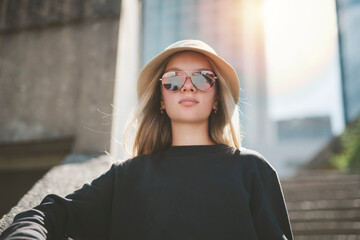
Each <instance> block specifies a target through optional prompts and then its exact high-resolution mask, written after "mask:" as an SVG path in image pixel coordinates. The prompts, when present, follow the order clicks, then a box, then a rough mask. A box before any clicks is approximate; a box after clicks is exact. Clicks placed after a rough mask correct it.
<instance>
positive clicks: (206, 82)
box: [159, 70, 217, 92]
mask: <svg viewBox="0 0 360 240" xmlns="http://www.w3.org/2000/svg"><path fill="white" fill-rule="evenodd" d="M187 77H189V78H190V79H191V82H192V84H193V85H194V87H196V88H197V89H199V90H201V91H208V90H210V89H211V88H212V87H213V86H214V85H215V79H217V77H216V76H215V74H214V73H213V72H212V71H207V70H203V71H200V72H194V73H192V74H191V76H187V75H186V73H185V72H182V71H172V72H166V73H164V75H163V76H162V78H160V79H159V80H160V81H161V83H162V85H163V86H164V88H165V89H166V90H168V91H172V92H176V91H178V90H180V89H181V88H182V87H183V86H184V84H185V81H186V79H187Z"/></svg>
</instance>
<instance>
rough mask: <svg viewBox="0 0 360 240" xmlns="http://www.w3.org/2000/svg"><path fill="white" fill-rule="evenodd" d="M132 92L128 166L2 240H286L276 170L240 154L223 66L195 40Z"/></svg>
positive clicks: (52, 202) (171, 53)
mask: <svg viewBox="0 0 360 240" xmlns="http://www.w3.org/2000/svg"><path fill="white" fill-rule="evenodd" d="M137 90H138V98H139V105H138V111H137V113H136V115H135V118H134V121H133V122H132V123H131V124H130V126H133V125H134V124H137V131H136V135H135V139H134V144H133V149H132V152H133V155H134V157H133V158H131V159H128V160H126V161H124V162H121V163H116V164H114V165H113V166H112V167H111V169H110V170H108V171H107V172H106V173H104V174H103V175H102V176H100V177H99V178H97V179H95V180H94V181H92V183H91V184H85V185H84V186H83V187H82V188H81V189H79V190H77V191H75V192H74V193H72V194H69V195H68V196H66V197H65V198H62V197H60V196H57V195H48V196H47V197H45V198H44V200H43V201H42V203H41V204H40V205H38V206H36V207H35V208H33V209H31V210H28V211H26V212H23V213H20V214H18V215H17V216H16V217H15V219H14V222H13V223H12V225H10V227H9V228H8V229H6V230H5V231H4V232H3V234H2V235H1V239H22V238H23V239H45V238H47V239H60V238H61V237H63V236H65V235H66V236H70V237H72V238H74V239H142V240H144V239H222V240H223V239H266V240H269V239H270V240H271V239H292V232H291V227H290V223H289V219H288V214H287V210H286V206H285V203H284V198H283V194H282V190H281V186H280V183H279V179H278V176H277V173H276V171H275V170H274V169H273V168H272V167H271V166H270V165H269V163H268V162H267V161H266V160H265V159H264V157H263V156H262V155H260V154H259V153H257V152H255V151H252V150H248V149H245V148H242V147H241V135H240V129H239V124H238V123H239V118H238V114H237V113H238V112H237V103H238V101H239V93H240V86H239V81H238V78H237V75H236V72H235V70H234V69H233V68H232V67H231V66H230V65H229V64H228V63H227V62H226V61H225V60H223V59H222V58H220V57H219V56H218V55H217V54H216V53H215V51H214V50H213V49H212V48H211V47H210V46H208V45H207V44H205V43H204V42H202V41H198V40H184V41H180V42H176V43H174V44H173V45H170V46H169V47H168V48H167V49H165V50H164V51H163V52H162V53H160V54H159V55H158V56H156V57H155V58H153V59H152V60H151V61H150V62H149V63H148V64H147V65H146V66H145V67H144V68H143V69H142V71H141V72H140V75H139V79H138V89H137ZM129 129H131V127H130V128H129Z"/></svg>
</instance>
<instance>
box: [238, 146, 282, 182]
mask: <svg viewBox="0 0 360 240" xmlns="http://www.w3.org/2000/svg"><path fill="white" fill-rule="evenodd" d="M236 150H237V151H233V156H234V157H235V159H236V161H237V162H238V163H240V164H242V165H245V166H246V168H248V169H251V168H253V169H256V170H257V171H259V172H260V173H261V174H264V175H268V174H276V170H275V168H274V167H273V166H272V165H271V163H270V162H269V161H268V159H267V158H266V157H265V156H264V155H263V154H261V153H259V152H258V151H256V150H253V149H248V148H245V147H240V148H239V149H236Z"/></svg>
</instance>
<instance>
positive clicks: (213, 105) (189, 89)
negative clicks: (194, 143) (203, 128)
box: [161, 51, 217, 123]
mask: <svg viewBox="0 0 360 240" xmlns="http://www.w3.org/2000/svg"><path fill="white" fill-rule="evenodd" d="M199 70H210V71H213V70H212V69H211V66H210V63H209V61H208V60H207V58H206V57H205V56H204V55H202V54H200V53H196V52H190V51H188V52H181V53H178V54H176V55H174V56H173V57H171V58H170V60H169V62H168V63H167V65H166V68H165V72H169V71H183V72H185V73H186V75H187V76H191V74H192V73H193V72H197V71H199ZM215 84H217V83H215ZM161 94H162V97H161V99H162V100H161V108H162V109H164V110H165V111H166V113H167V115H168V116H169V118H170V120H171V122H172V123H175V122H182V123H200V122H205V121H208V119H209V116H210V113H211V111H212V110H213V109H217V102H216V100H215V95H216V86H215V85H214V86H213V87H212V88H210V89H209V90H208V91H206V92H204V91H201V90H198V89H197V88H195V86H194V85H193V84H192V82H191V80H190V78H189V77H188V78H186V81H185V84H184V86H183V87H182V88H181V89H180V90H179V91H176V92H171V91H168V90H166V89H165V88H164V86H162V87H161Z"/></svg>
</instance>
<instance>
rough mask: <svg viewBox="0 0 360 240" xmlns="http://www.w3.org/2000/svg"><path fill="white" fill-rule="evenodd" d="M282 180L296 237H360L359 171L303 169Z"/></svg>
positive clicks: (309, 239) (346, 239)
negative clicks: (343, 171)
mask: <svg viewBox="0 0 360 240" xmlns="http://www.w3.org/2000/svg"><path fill="white" fill-rule="evenodd" d="M281 183H282V188H283V191H284V196H285V201H286V204H287V208H288V211H289V215H290V221H291V226H292V229H293V233H294V238H295V239H296V240H305V239H306V240H325V239H326V240H335V239H336V240H358V239H359V240H360V172H351V173H342V172H338V171H327V170H315V171H302V172H301V173H300V174H298V175H296V176H294V177H292V178H289V179H284V180H281Z"/></svg>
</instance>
